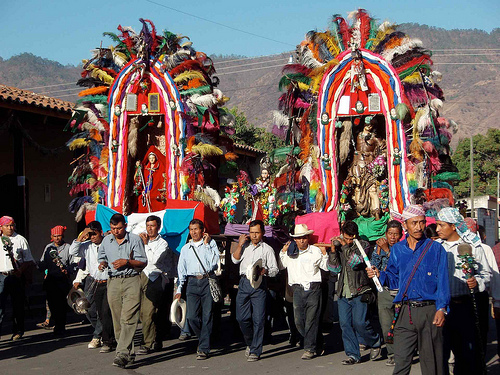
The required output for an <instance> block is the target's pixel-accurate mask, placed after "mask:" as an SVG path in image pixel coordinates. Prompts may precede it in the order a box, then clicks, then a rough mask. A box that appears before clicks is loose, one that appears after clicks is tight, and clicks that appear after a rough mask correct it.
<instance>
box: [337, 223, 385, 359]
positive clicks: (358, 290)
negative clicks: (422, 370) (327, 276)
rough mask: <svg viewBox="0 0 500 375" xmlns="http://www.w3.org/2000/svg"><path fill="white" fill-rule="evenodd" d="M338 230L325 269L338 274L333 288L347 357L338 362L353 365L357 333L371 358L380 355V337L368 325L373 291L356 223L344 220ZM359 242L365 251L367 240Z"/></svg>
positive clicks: (359, 357)
mask: <svg viewBox="0 0 500 375" xmlns="http://www.w3.org/2000/svg"><path fill="white" fill-rule="evenodd" d="M341 233H342V235H341V236H340V237H334V238H332V252H331V253H330V256H329V260H328V269H329V270H330V271H331V272H333V273H334V274H338V275H339V277H338V282H337V291H336V292H337V296H338V298H339V300H338V307H339V320H340V327H341V328H342V341H343V342H344V350H345V353H346V354H347V357H348V358H347V359H344V360H343V361H342V364H343V365H353V364H355V363H359V362H360V359H361V354H360V352H359V342H358V336H360V337H362V338H363V340H364V344H366V345H368V346H369V347H371V352H370V358H371V359H372V360H375V359H377V358H378V357H379V356H380V345H381V339H380V336H379V334H378V333H377V332H375V331H374V329H373V327H372V326H371V324H370V320H369V316H368V303H370V302H371V301H372V300H374V294H373V290H372V287H371V281H370V279H369V278H368V276H367V274H366V271H365V268H366V265H365V263H364V261H363V257H362V255H361V253H360V251H359V249H358V247H357V245H356V243H355V241H354V239H355V238H356V237H358V236H359V233H358V226H357V224H356V223H355V222H353V221H346V222H345V223H344V225H342V229H341ZM359 242H360V244H361V246H362V247H363V249H364V251H365V252H366V253H368V249H369V247H370V245H369V244H368V242H366V241H363V240H360V241H359Z"/></svg>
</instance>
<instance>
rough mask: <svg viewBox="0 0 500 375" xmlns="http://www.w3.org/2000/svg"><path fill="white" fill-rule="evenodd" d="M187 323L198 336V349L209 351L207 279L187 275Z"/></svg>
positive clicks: (209, 298) (208, 287)
mask: <svg viewBox="0 0 500 375" xmlns="http://www.w3.org/2000/svg"><path fill="white" fill-rule="evenodd" d="M186 298H187V301H186V303H187V306H186V308H187V311H186V315H187V316H186V317H187V323H188V324H189V328H190V330H191V331H192V332H193V333H194V334H195V335H196V336H198V340H199V341H198V351H200V352H203V353H209V352H210V335H211V334H212V324H213V319H212V303H213V299H212V295H211V294H210V286H209V284H208V279H207V278H203V279H197V278H196V277H191V276H189V278H188V282H187V289H186Z"/></svg>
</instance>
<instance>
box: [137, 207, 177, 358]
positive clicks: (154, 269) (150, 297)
mask: <svg viewBox="0 0 500 375" xmlns="http://www.w3.org/2000/svg"><path fill="white" fill-rule="evenodd" d="M160 227H161V219H160V218H159V217H158V216H154V215H151V216H148V218H147V219H146V233H141V234H139V236H140V237H141V239H142V241H143V242H144V249H145V250H146V257H147V258H148V265H147V266H146V267H145V268H144V269H143V270H142V272H141V275H140V278H141V318H140V319H141V323H142V334H143V340H144V342H143V345H142V346H141V348H140V349H139V350H138V351H137V354H139V355H142V354H149V353H151V352H152V351H153V349H154V348H153V346H155V340H156V337H157V329H158V327H157V323H158V317H157V315H156V314H157V312H158V308H159V307H160V304H161V300H162V296H163V277H162V274H163V272H164V269H165V266H164V264H163V263H164V261H165V260H166V258H167V256H168V255H171V253H172V250H170V248H169V247H168V243H167V241H165V240H164V239H163V238H162V237H161V236H160V235H159V234H158V232H159V231H160ZM169 258H170V261H172V256H169Z"/></svg>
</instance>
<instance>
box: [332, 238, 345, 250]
mask: <svg viewBox="0 0 500 375" xmlns="http://www.w3.org/2000/svg"><path fill="white" fill-rule="evenodd" d="M330 241H331V242H332V248H334V247H335V246H334V243H337V242H338V243H340V245H341V246H345V245H346V244H347V242H346V241H345V240H344V237H342V236H336V237H332V239H331V240H330Z"/></svg>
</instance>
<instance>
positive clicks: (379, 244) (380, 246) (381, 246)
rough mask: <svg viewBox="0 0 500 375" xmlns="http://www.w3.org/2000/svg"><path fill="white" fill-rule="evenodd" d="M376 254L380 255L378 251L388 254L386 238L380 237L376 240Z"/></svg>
mask: <svg viewBox="0 0 500 375" xmlns="http://www.w3.org/2000/svg"><path fill="white" fill-rule="evenodd" d="M376 243H377V254H378V255H380V249H383V250H384V251H385V252H386V253H388V252H389V243H388V242H387V238H385V237H381V238H379V239H378V240H377V242H376Z"/></svg>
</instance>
